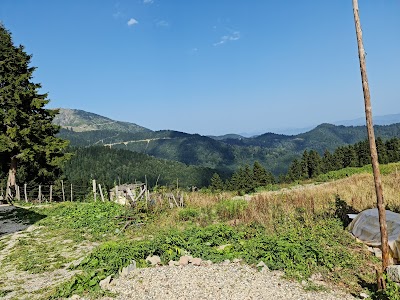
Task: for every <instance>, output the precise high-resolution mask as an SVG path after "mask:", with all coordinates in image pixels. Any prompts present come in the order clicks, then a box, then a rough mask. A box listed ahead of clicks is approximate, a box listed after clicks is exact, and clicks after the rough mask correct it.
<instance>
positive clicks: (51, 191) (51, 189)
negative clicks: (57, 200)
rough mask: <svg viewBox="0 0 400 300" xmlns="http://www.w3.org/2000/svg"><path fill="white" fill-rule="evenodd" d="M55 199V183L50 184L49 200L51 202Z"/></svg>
mask: <svg viewBox="0 0 400 300" xmlns="http://www.w3.org/2000/svg"><path fill="white" fill-rule="evenodd" d="M52 199H53V185H50V197H49V201H50V202H51V201H52Z"/></svg>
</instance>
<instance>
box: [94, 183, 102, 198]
mask: <svg viewBox="0 0 400 300" xmlns="http://www.w3.org/2000/svg"><path fill="white" fill-rule="evenodd" d="M99 191H100V197H101V201H103V202H104V196H103V191H102V189H101V185H100V183H99ZM95 199H96V198H95Z"/></svg>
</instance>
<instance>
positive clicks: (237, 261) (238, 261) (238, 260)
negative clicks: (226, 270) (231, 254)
mask: <svg viewBox="0 0 400 300" xmlns="http://www.w3.org/2000/svg"><path fill="white" fill-rule="evenodd" d="M241 261H242V259H240V258H235V259H234V260H232V262H233V263H234V264H237V263H240V262H241Z"/></svg>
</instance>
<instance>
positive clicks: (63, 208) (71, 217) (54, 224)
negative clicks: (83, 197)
mask: <svg viewBox="0 0 400 300" xmlns="http://www.w3.org/2000/svg"><path fill="white" fill-rule="evenodd" d="M33 209H34V210H36V211H37V212H39V213H42V214H45V215H47V216H48V217H47V218H45V219H43V220H41V221H40V222H39V223H38V224H39V225H49V226H51V228H52V229H56V228H66V229H73V230H75V232H76V233H78V234H76V235H75V238H76V239H82V238H83V237H85V238H89V239H93V240H100V239H102V237H103V235H105V234H109V233H112V232H114V231H115V230H116V229H118V228H119V227H120V226H118V222H119V221H118V220H117V219H116V217H118V216H123V215H126V214H130V212H128V211H127V210H126V208H125V207H123V206H121V205H119V204H116V203H114V202H100V201H99V202H87V203H82V202H64V203H58V204H55V205H51V206H49V207H45V208H40V207H39V208H33Z"/></svg>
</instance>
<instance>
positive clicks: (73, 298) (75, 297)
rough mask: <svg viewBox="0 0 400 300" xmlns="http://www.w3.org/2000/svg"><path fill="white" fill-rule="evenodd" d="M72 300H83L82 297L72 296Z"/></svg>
mask: <svg viewBox="0 0 400 300" xmlns="http://www.w3.org/2000/svg"><path fill="white" fill-rule="evenodd" d="M69 299H70V300H79V299H81V297H80V296H79V295H72V296H71V298H69Z"/></svg>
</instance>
